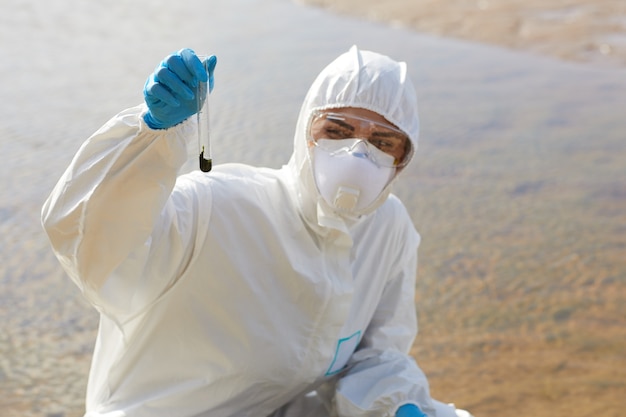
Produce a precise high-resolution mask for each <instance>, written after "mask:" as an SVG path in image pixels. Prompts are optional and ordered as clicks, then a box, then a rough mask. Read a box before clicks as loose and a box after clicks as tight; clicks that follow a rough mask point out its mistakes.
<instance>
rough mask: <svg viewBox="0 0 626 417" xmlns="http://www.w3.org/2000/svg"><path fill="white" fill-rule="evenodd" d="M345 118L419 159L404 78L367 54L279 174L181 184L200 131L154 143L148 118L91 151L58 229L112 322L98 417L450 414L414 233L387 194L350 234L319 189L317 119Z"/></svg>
mask: <svg viewBox="0 0 626 417" xmlns="http://www.w3.org/2000/svg"><path fill="white" fill-rule="evenodd" d="M345 106H352V107H361V108H366V109H369V110H373V111H375V112H377V113H380V114H382V115H384V117H386V118H387V120H389V121H390V122H392V123H393V124H395V125H396V126H398V127H399V128H400V129H402V130H403V131H404V132H406V133H407V134H408V135H409V137H410V138H411V140H412V141H413V144H414V146H417V142H416V141H417V135H418V121H417V113H416V112H417V107H416V98H415V93H414V88H413V86H412V85H411V83H410V82H409V80H408V79H407V76H406V67H405V65H404V64H403V63H397V62H395V61H393V60H391V59H389V58H387V57H384V56H382V55H378V54H375V53H371V52H366V51H360V50H358V49H357V48H356V47H353V48H352V49H351V50H350V51H348V52H347V53H345V54H343V55H342V56H340V57H339V58H338V59H337V60H335V61H334V62H333V63H331V64H330V65H329V66H328V67H327V68H326V69H325V70H324V71H323V72H322V73H321V74H320V76H319V77H318V78H317V80H316V81H315V83H314V84H313V86H312V87H311V89H310V91H309V93H308V95H307V97H306V100H305V102H304V105H303V107H302V110H301V113H300V116H299V120H298V123H297V129H296V134H295V145H294V153H293V155H292V157H291V159H290V161H289V163H288V164H287V165H285V166H284V167H282V168H281V169H266V168H254V167H250V166H246V165H242V164H225V165H221V166H216V167H214V170H213V171H212V172H210V173H208V174H206V173H202V172H200V171H194V172H191V173H188V174H185V175H179V174H180V170H181V167H183V166H184V164H185V162H186V161H187V160H188V155H190V154H191V155H193V152H192V151H191V152H190V151H189V150H188V147H190V148H193V146H194V145H195V137H196V136H195V122H194V119H195V118H194V117H192V118H190V119H188V120H187V121H185V122H183V123H181V124H179V125H177V126H174V127H172V128H170V129H165V130H152V129H150V128H149V127H148V126H147V125H146V124H145V123H144V121H143V117H142V116H143V114H144V113H145V112H146V108H145V106H138V107H135V108H131V109H128V110H125V111H123V112H121V113H120V114H118V115H117V116H115V117H114V118H113V119H111V120H110V121H109V122H107V123H106V124H105V125H104V126H103V127H102V128H101V129H100V130H98V131H97V132H96V133H95V134H94V135H93V136H92V137H90V138H89V139H88V140H87V141H86V142H85V143H84V144H83V146H82V147H81V148H80V150H79V151H78V153H77V155H76V156H75V157H74V159H73V161H72V162H71V164H70V166H69V167H68V168H67V170H66V171H65V173H64V174H63V176H62V178H61V179H60V180H59V182H58V184H57V185H56V187H55V188H54V190H53V191H52V193H51V195H50V196H49V198H48V199H47V201H46V202H45V205H44V207H43V211H42V221H43V225H44V228H45V230H46V232H47V233H48V235H49V238H50V241H51V243H52V247H53V249H54V252H55V253H56V256H57V257H58V259H59V260H60V262H61V264H62V265H63V267H64V268H65V270H66V271H67V273H68V274H69V276H70V277H71V278H72V280H73V281H74V282H75V283H76V284H77V285H78V286H79V287H80V289H81V291H82V293H83V294H84V296H85V297H86V298H87V299H88V300H89V301H90V302H91V303H92V304H93V305H94V306H95V308H96V309H97V310H98V311H99V313H100V315H101V320H100V326H99V329H98V337H97V342H96V346H95V350H94V354H93V363H92V367H91V372H90V376H89V383H88V388H87V399H86V416H88V417H96V416H99V417H105V416H106V417H114V416H115V417H122V416H127V417H171V416H177V417H187V416H189V417H192V416H207V417H209V416H210V417H245V416H250V417H252V416H254V417H259V416H268V415H275V416H279V415H280V416H286V415H299V416H304V415H305V414H307V413H309V414H310V415H316V416H324V415H326V416H329V415H330V416H335V415H337V416H346V417H358V416H393V415H394V413H395V411H396V409H397V408H398V407H399V406H401V405H402V404H405V403H414V404H416V405H418V406H419V407H420V408H421V409H422V410H423V411H424V412H426V413H428V415H429V416H433V415H434V414H435V411H434V410H435V406H434V403H433V401H432V400H431V398H430V395H429V390H428V384H427V381H426V378H425V376H424V375H423V373H422V371H421V370H420V369H419V368H418V366H417V365H416V363H415V362H414V360H413V359H412V358H411V357H410V356H409V355H408V354H407V352H408V350H409V348H410V347H411V344H412V342H413V339H414V337H415V335H416V329H417V325H416V316H415V306H414V287H415V275H416V264H417V248H418V245H419V240H420V239H419V235H418V234H417V232H416V231H415V229H414V227H413V225H412V222H411V219H410V218H409V216H408V214H407V212H406V210H405V208H404V206H403V205H402V203H401V202H400V201H399V200H398V199H397V198H396V197H394V196H393V195H389V190H388V189H386V190H385V192H384V193H383V195H382V196H381V197H380V198H379V199H378V200H377V201H376V203H375V204H374V206H372V207H370V208H369V209H368V210H367V213H364V214H362V215H360V216H352V217H349V216H343V217H342V216H339V215H337V214H335V213H334V212H333V211H332V210H330V209H329V207H328V206H326V205H325V203H324V202H323V200H321V199H320V198H319V195H318V192H317V190H316V187H315V185H314V181H313V176H312V173H311V162H310V156H309V151H308V149H307V146H306V130H307V127H308V124H309V121H310V117H311V112H312V111H313V110H315V109H321V108H330V107H345ZM194 158H197V155H195V156H194ZM194 161H197V159H194ZM307 393H310V394H309V395H307V396H305V394H307ZM309 404H315V405H309ZM307 415H308V414H307Z"/></svg>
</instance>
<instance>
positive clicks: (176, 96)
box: [143, 49, 217, 129]
mask: <svg viewBox="0 0 626 417" xmlns="http://www.w3.org/2000/svg"><path fill="white" fill-rule="evenodd" d="M216 63H217V58H216V57H215V56H214V55H212V56H210V57H209V58H207V59H206V61H205V62H201V61H200V59H199V58H198V56H197V55H196V54H195V53H194V52H193V51H192V50H191V49H181V50H180V51H178V52H176V53H174V54H171V55H169V56H168V57H166V58H165V59H164V60H163V61H162V62H161V64H159V66H158V67H157V68H156V69H155V70H154V72H153V73H152V74H151V75H150V77H148V80H147V81H146V84H145V86H144V91H143V93H144V98H145V101H146V104H147V105H148V112H147V113H146V114H145V116H144V121H145V122H146V124H147V125H148V126H150V127H151V128H152V129H167V128H169V127H172V126H174V125H177V124H178V123H181V122H183V121H184V120H186V119H187V118H188V117H190V116H192V115H193V114H195V113H197V112H198V100H197V98H196V93H197V91H198V85H199V84H200V83H201V82H208V83H209V91H211V90H212V89H213V72H214V70H215V65H216Z"/></svg>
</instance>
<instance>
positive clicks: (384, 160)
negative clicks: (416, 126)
mask: <svg viewBox="0 0 626 417" xmlns="http://www.w3.org/2000/svg"><path fill="white" fill-rule="evenodd" d="M308 137H309V141H311V142H312V143H313V144H314V145H315V146H320V147H323V148H328V149H327V150H328V151H331V152H340V151H342V150H344V151H347V152H352V151H353V150H352V149H350V148H346V149H343V147H342V145H341V144H342V143H346V144H348V143H351V142H350V141H343V139H360V140H362V141H363V142H365V143H366V144H367V152H368V155H367V156H368V157H369V158H370V159H372V160H373V161H374V162H375V163H376V164H377V165H379V166H381V167H390V168H401V167H403V166H405V165H406V164H407V163H408V162H409V161H410V160H411V156H412V154H413V147H412V146H411V140H410V139H409V137H408V136H407V135H406V134H405V133H404V132H402V131H401V130H399V129H398V128H396V127H394V126H393V125H391V124H387V123H381V122H378V121H373V120H370V119H366V118H362V117H358V116H353V115H348V114H344V113H333V112H325V111H319V112H315V113H314V114H313V118H312V120H311V124H310V127H309V135H308ZM333 141H341V142H337V143H333Z"/></svg>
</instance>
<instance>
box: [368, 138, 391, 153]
mask: <svg viewBox="0 0 626 417" xmlns="http://www.w3.org/2000/svg"><path fill="white" fill-rule="evenodd" d="M369 142H370V143H371V144H372V145H374V146H376V147H377V148H378V149H380V150H381V151H382V150H385V151H388V150H390V149H393V148H394V146H395V144H394V143H393V142H391V141H388V140H385V139H371V140H370V141H369Z"/></svg>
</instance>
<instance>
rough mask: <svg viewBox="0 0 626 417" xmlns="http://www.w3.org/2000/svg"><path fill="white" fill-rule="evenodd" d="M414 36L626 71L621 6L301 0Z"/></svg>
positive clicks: (608, 2)
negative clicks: (404, 29) (412, 32)
mask: <svg viewBox="0 0 626 417" xmlns="http://www.w3.org/2000/svg"><path fill="white" fill-rule="evenodd" d="M300 1H302V2H303V3H306V4H310V5H316V6H322V7H327V8H329V9H331V10H333V11H336V12H340V13H346V14H351V15H354V16H359V17H365V18H367V19H372V20H376V21H381V22H385V23H388V24H392V25H396V26H401V27H407V28H411V29H414V30H416V31H418V32H422V33H428V34H433V35H437V36H442V37H451V38H459V39H465V40H469V41H474V42H482V43H487V44H492V45H498V46H502V47H505V48H512V49H519V50H524V51H529V52H532V53H537V54H542V55H548V56H552V57H556V58H558V59H564V60H568V61H578V62H586V63H590V64H594V65H597V66H601V67H625V66H626V2H625V1H622V0H594V1H583V0H549V1H544V0H497V1H495V0H386V1H384V2H381V1H377V0H300Z"/></svg>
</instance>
